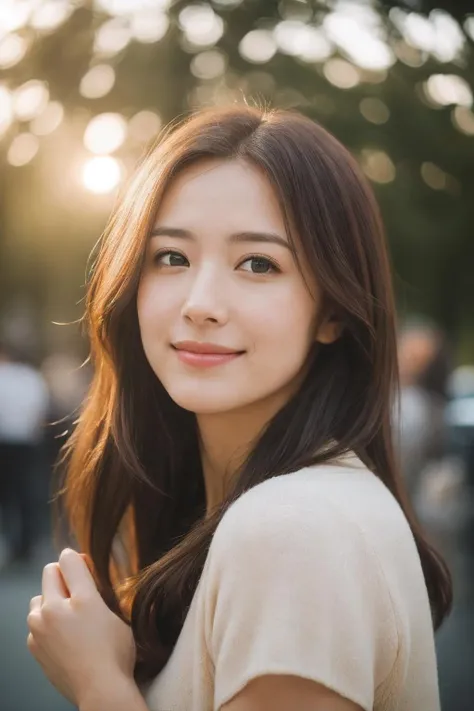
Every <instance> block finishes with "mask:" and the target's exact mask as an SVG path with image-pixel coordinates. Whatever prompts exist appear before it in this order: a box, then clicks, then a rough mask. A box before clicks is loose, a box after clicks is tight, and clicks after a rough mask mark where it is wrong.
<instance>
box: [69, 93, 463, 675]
mask: <svg viewBox="0 0 474 711" xmlns="http://www.w3.org/2000/svg"><path fill="white" fill-rule="evenodd" d="M208 159H214V160H231V159H239V160H244V161H248V162H249V163H251V164H252V165H254V166H256V167H258V168H259V169H260V170H261V171H263V174H264V175H266V177H267V179H268V180H269V181H270V183H271V185H272V186H273V189H274V190H275V194H276V196H277V198H278V200H279V204H280V206H281V210H282V214H283V216H284V219H285V224H286V227H287V230H288V235H289V239H290V240H296V239H297V240H298V242H299V245H300V250H301V253H302V255H303V258H304V259H305V261H306V262H307V263H308V264H309V266H310V268H311V269H312V272H313V274H314V277H315V279H316V281H317V283H318V285H319V287H320V289H321V291H322V293H323V295H324V298H325V302H326V303H327V304H330V305H331V308H333V309H335V310H336V311H337V313H338V315H339V317H340V318H341V319H342V320H343V323H344V330H343V333H342V336H341V337H340V338H339V339H338V340H337V341H336V342H335V343H333V344H331V345H325V346H321V347H320V348H319V350H318V351H317V354H316V355H315V356H314V358H313V359H312V361H311V363H310V367H309V369H308V373H307V375H306V378H305V380H304V382H303V384H302V386H301V388H300V389H299V391H298V392H297V393H296V395H295V396H294V397H293V398H292V399H291V400H290V401H289V402H288V403H287V404H286V405H285V406H284V407H283V408H282V409H281V410H280V411H279V412H278V413H277V414H276V415H275V417H274V418H273V419H272V420H271V421H270V422H269V423H268V425H267V427H266V428H265V430H264V432H263V434H262V435H261V437H260V439H259V441H258V443H257V445H256V446H255V448H254V450H253V451H252V452H251V453H250V455H249V456H248V459H247V461H246V462H245V463H244V465H243V466H242V467H241V469H240V470H239V472H238V473H237V475H236V476H235V477H234V479H233V481H232V486H231V487H230V490H229V492H228V493H227V495H226V498H225V500H224V501H223V502H222V503H221V504H220V505H219V506H217V507H216V508H215V509H214V510H213V511H211V512H210V514H209V515H206V502H205V492H204V485H203V475H202V469H201V461H200V456H199V448H198V438H197V431H196V420H195V416H194V415H193V414H192V413H189V412H186V411H184V410H183V409H181V408H180V407H178V406H177V405H176V404H175V403H174V402H173V401H172V400H171V398H170V397H169V395H168V393H167V392H166V391H165V389H164V387H163V386H162V385H161V383H160V382H159V380H158V379H157V377H156V376H155V374H154V373H153V371H152V369H151V367H150V365H149V363H148V361H147V359H146V357H145V354H144V351H143V347H142V343H141V339H140V333H139V328H138V319H137V309H136V294H137V286H138V282H139V278H140V273H141V268H142V263H143V258H144V252H145V247H146V241H147V238H148V235H149V233H150V230H151V228H152V226H153V224H154V221H155V219H156V215H157V211H158V208H159V205H160V200H161V199H162V196H163V194H164V191H165V190H166V189H167V187H168V186H169V185H170V183H171V181H172V180H173V179H174V178H175V177H176V175H177V174H178V173H179V172H180V171H182V170H185V169H186V167H188V166H190V165H191V164H194V163H196V162H197V161H201V160H208ZM85 320H86V323H87V326H88V332H89V337H90V342H91V357H92V361H93V364H94V367H95V375H94V379H93V382H92V385H91V388H90V393H89V396H88V398H87V399H86V401H85V404H84V407H83V410H82V413H81V415H80V418H79V421H78V423H77V427H76V429H75V432H74V434H73V436H72V438H71V440H70V441H69V443H68V445H67V451H66V455H67V456H66V461H67V471H66V477H65V481H64V486H63V488H62V489H61V491H60V493H59V496H58V501H59V504H60V510H62V511H63V512H65V513H66V516H67V520H68V522H69V524H70V527H71V531H72V532H73V534H74V536H75V538H76V540H77V543H78V545H79V546H80V548H81V550H82V551H84V552H86V553H88V554H89V555H90V557H91V558H92V562H93V565H94V570H95V574H96V578H97V583H98V586H99V589H100V591H101V593H102V595H103V597H104V600H105V601H106V602H107V604H108V605H109V606H110V607H111V609H113V610H114V611H116V612H117V613H118V614H120V615H122V616H123V617H124V619H127V620H130V622H131V625H132V628H133V632H134V635H135V639H136V641H137V649H138V663H137V669H136V673H137V678H141V679H149V678H151V677H152V676H153V675H156V674H157V673H158V672H159V671H160V670H161V669H162V667H163V666H164V664H165V663H166V661H167V659H168V658H169V655H170V653H171V651H172V649H173V646H174V644H175V642H176V639H177V637H178V635H179V632H180V630H181V628H182V625H183V622H184V619H185V616H186V613H187V611H188V608H189V605H190V602H191V599H192V597H193V594H194V591H195V589H196V586H197V583H198V581H199V577H200V575H201V573H202V569H203V566H204V562H205V559H206V555H207V552H208V549H209V545H210V542H211V539H212V536H213V533H214V531H215V530H216V526H217V525H218V524H219V521H220V520H221V518H222V516H223V514H224V513H225V511H226V509H227V508H228V506H229V505H230V504H231V503H232V502H233V501H235V499H236V498H237V497H239V496H240V495H241V494H242V493H243V492H244V491H246V490H248V489H249V488H251V487H253V486H255V485H256V484H258V483H259V482H262V481H263V480H265V479H268V478H269V477H272V476H275V475H279V474H285V473H289V472H292V471H295V470H298V469H299V468H301V467H303V466H307V465H309V464H318V463H322V462H327V461H330V460H333V459H335V458H337V457H339V456H340V455H342V454H344V453H345V452H347V451H350V450H352V451H354V452H355V453H356V454H357V455H358V456H359V457H360V458H361V459H362V460H363V461H364V462H365V463H366V464H367V465H368V466H369V468H371V469H372V470H373V471H374V473H375V474H376V475H377V476H378V477H379V478H380V479H381V480H382V481H383V482H384V483H385V484H386V486H387V487H388V489H389V490H390V491H391V492H392V493H393V495H394V496H395V497H396V498H397V500H398V501H399V502H400V504H401V505H402V507H403V509H404V511H405V514H406V516H407V519H408V521H409V523H410V526H411V529H412V532H413V535H414V538H415V541H416V544H417V547H418V551H419V555H420V558H421V564H422V567H423V571H424V576H425V580H426V585H427V588H428V593H429V597H430V601H431V607H432V614H433V623H434V626H435V628H437V627H438V626H439V624H440V623H441V621H442V620H443V617H444V616H445V615H446V614H447V612H448V611H449V609H450V606H451V598H452V589H451V579H450V575H449V572H448V570H447V568H446V566H445V564H444V562H443V560H442V559H441V558H440V557H439V555H438V554H437V553H436V552H435V551H434V549H433V548H432V547H431V546H430V545H429V544H428V542H427V541H426V540H425V539H424V537H423V535H422V532H421V531H420V529H419V527H418V524H417V523H416V521H415V518H414V516H413V513H412V511H411V509H410V506H409V503H408V501H407V500H406V496H405V492H404V489H403V486H402V485H401V479H400V475H399V473H398V470H397V465H396V462H395V457H394V452H393V446H392V427H391V412H392V407H393V396H394V393H395V390H396V387H397V380H398V377H397V356H396V336H395V307H394V303H393V296H392V286H391V278H390V267H389V261H388V257H387V252H386V246H385V240H384V236H383V227H382V224H381V220H380V216H379V211H378V208H377V205H376V202H375V199H374V196H373V193H372V190H371V188H370V187H369V185H368V184H367V182H366V180H365V178H364V177H363V175H362V174H361V172H360V171H359V168H358V165H357V162H356V161H355V159H354V158H353V157H352V156H351V155H350V153H349V152H348V151H347V150H346V149H345V148H344V147H343V146H342V145H341V144H340V143H339V142H338V141H337V140H336V139H335V138H333V137H332V136H331V135H330V134H328V133H327V132H326V131H325V130H324V129H323V128H322V127H321V126H319V125H317V124H316V123H313V122H312V121H310V120H309V119H307V118H305V117H303V116H301V115H299V114H297V113H292V112H280V111H261V110H259V109H256V108H249V107H248V106H232V107H230V108H226V109H218V110H206V111H203V112H200V113H198V114H196V115H194V116H191V117H189V118H188V119H186V120H185V121H184V122H183V123H182V124H181V125H180V126H178V127H177V128H174V129H173V130H170V131H168V133H167V134H166V136H164V137H163V138H162V139H161V140H160V141H159V142H158V143H157V145H156V146H154V147H153V148H152V150H150V152H149V154H148V155H147V156H146V157H145V159H144V160H143V162H142V164H141V166H140V167H139V169H138V171H137V174H136V176H135V177H134V178H133V180H132V181H131V184H130V186H129V188H128V190H127V192H126V193H125V195H124V196H123V197H122V198H121V199H120V200H119V202H118V206H117V208H116V210H115V211H114V214H113V215H112V217H111V219H110V222H109V224H108V226H107V228H106V230H105V233H104V236H103V239H102V241H101V244H100V249H99V251H98V255H97V258H96V262H95V264H94V267H93V272H92V277H91V279H90V282H89V286H88V294H87V301H86V314H85ZM328 445H329V446H328ZM230 564H231V563H230Z"/></svg>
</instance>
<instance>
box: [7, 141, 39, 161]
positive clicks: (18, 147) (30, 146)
mask: <svg viewBox="0 0 474 711" xmlns="http://www.w3.org/2000/svg"><path fill="white" fill-rule="evenodd" d="M38 149H39V141H38V138H37V137H36V136H33V134H32V133H26V132H25V133H19V134H18V135H17V136H15V138H14V139H13V140H12V142H11V144H10V147H9V149H8V152H7V161H8V162H9V163H10V165H14V166H16V167H19V166H22V165H26V164H27V163H29V162H30V161H32V160H33V158H34V157H35V155H36V154H37V152H38Z"/></svg>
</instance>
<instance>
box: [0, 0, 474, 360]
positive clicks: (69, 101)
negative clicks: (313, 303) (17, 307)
mask: <svg viewBox="0 0 474 711" xmlns="http://www.w3.org/2000/svg"><path fill="white" fill-rule="evenodd" d="M5 2H6V3H7V4H10V6H11V8H13V5H14V4H15V3H14V2H12V0H5ZM55 3H56V10H57V8H58V7H59V6H60V5H61V7H62V8H63V16H62V17H61V18H60V19H61V21H60V22H59V21H58V16H56V24H55V16H54V12H53V10H52V9H51V7H52V5H53V4H54V3H52V2H51V0H48V1H46V0H44V1H43V2H41V0H39V1H38V2H36V10H34V12H35V13H36V15H34V13H33V14H32V12H33V11H32V12H31V13H30V14H29V15H28V18H27V19H25V21H24V22H23V23H22V24H21V23H20V24H18V22H19V21H17V26H15V23H14V22H13V23H10V29H8V22H7V23H6V25H5V26H6V27H7V30H6V31H5V30H4V31H3V40H2V35H1V34H0V67H1V66H2V64H1V62H2V42H4V41H5V38H7V39H8V38H10V42H11V41H12V40H11V37H13V36H15V37H19V38H20V40H21V41H24V43H25V46H26V47H27V49H26V50H25V54H24V56H23V57H22V58H21V60H20V61H16V62H10V64H8V63H7V66H5V63H4V65H3V66H4V68H3V70H2V69H0V92H1V90H2V86H3V88H4V90H5V91H8V92H10V93H12V94H14V92H15V91H16V90H18V88H21V87H22V86H24V85H25V83H27V82H29V81H31V80H38V81H40V82H44V83H45V86H47V90H48V96H49V101H54V102H60V103H61V105H63V106H64V109H65V117H66V118H65V121H64V123H65V124H66V123H67V130H68V133H67V138H64V136H63V138H62V139H61V138H60V137H58V136H60V134H61V135H63V134H64V131H65V130H66V129H65V128H64V127H63V126H61V127H60V128H59V129H57V130H56V132H55V133H52V134H51V135H48V136H44V137H43V136H41V135H40V136H39V150H38V155H37V156H36V157H34V159H32V160H31V161H29V162H28V163H27V164H25V165H21V166H19V165H11V161H9V160H8V155H9V154H8V151H9V147H10V146H11V145H12V142H13V141H14V140H15V138H17V137H18V136H19V135H21V134H24V133H28V132H29V131H30V130H32V129H31V128H30V125H31V121H32V119H30V118H28V119H27V118H22V117H21V115H20V117H18V115H17V116H15V115H14V116H13V119H12V121H11V125H9V126H8V128H7V129H5V130H4V132H3V136H2V134H1V130H0V150H1V151H2V152H1V156H0V160H1V161H2V171H1V174H0V184H1V185H2V192H1V201H2V210H1V213H0V257H1V266H0V312H1V311H2V305H3V306H5V304H8V303H9V302H10V301H11V299H12V295H17V294H18V293H19V292H20V291H22V290H23V291H25V292H26V293H28V294H29V295H30V298H32V299H33V300H34V302H35V304H36V307H37V310H38V314H39V318H43V319H44V318H47V319H51V318H53V320H61V318H64V319H70V318H71V317H74V316H76V315H78V314H79V313H80V305H79V307H78V308H77V309H76V308H75V307H74V308H72V304H73V303H74V301H75V300H77V297H79V298H80V296H81V295H82V293H80V286H81V284H82V282H83V280H84V271H85V262H86V256H87V253H88V252H89V250H90V249H91V247H92V245H93V244H94V242H95V241H96V240H97V238H98V236H99V234H100V232H101V230H102V228H103V225H104V223H105V220H106V217H107V213H108V212H109V210H110V208H111V206H112V203H111V202H110V201H109V202H107V201H106V200H105V199H103V198H101V199H97V201H96V202H95V200H96V196H90V195H89V196H81V195H80V194H79V193H74V192H73V191H69V192H67V191H66V187H65V185H66V183H67V172H68V170H69V163H68V160H70V165H71V170H72V165H73V163H74V151H75V148H74V146H77V147H79V148H80V150H82V151H83V153H84V148H83V146H82V140H83V136H84V131H85V128H86V127H87V125H88V123H89V122H90V120H91V119H92V118H93V117H94V116H96V115H98V114H102V113H110V112H116V113H120V114H121V115H123V117H125V119H127V120H128V119H130V118H131V117H132V116H134V115H136V114H137V112H140V111H142V110H145V109H146V110H147V111H153V112H156V113H157V114H158V115H159V116H160V118H161V121H162V122H163V123H165V124H166V123H167V122H168V121H170V120H172V119H173V118H175V117H177V116H180V115H182V114H183V113H185V112H187V111H188V110H189V109H192V108H195V107H198V106H202V105H208V104H213V103H222V102H229V101H239V100H242V99H243V98H244V97H247V98H248V99H250V100H251V101H256V102H257V103H260V104H269V105H271V106H279V107H284V108H296V109H298V110H300V111H302V112H303V113H305V114H307V115H308V116H310V117H311V118H313V119H314V120H316V121H318V122H320V123H322V124H323V125H324V126H325V127H326V128H327V129H328V130H329V131H331V132H332V133H334V134H335V135H336V136H337V137H338V138H339V139H340V140H341V141H342V142H343V143H344V144H345V145H346V146H348V148H349V149H350V150H351V151H352V152H353V153H354V154H355V155H356V157H357V158H358V160H359V161H360V163H361V165H362V167H363V169H364V171H365V173H366V174H367V175H368V177H369V178H370V179H371V180H372V184H373V187H374V190H375V192H376V195H377V198H378V200H379V203H380V205H381V208H382V212H383V216H384V220H385V225H386V229H387V233H388V237H389V241H390V247H391V252H392V255H393V262H394V268H395V286H396V291H397V297H398V303H399V307H400V312H401V314H402V315H403V314H405V313H410V312H413V311H416V312H418V313H422V314H426V315H428V316H430V317H432V318H433V319H435V320H436V321H437V322H438V323H439V324H441V326H443V327H444V328H445V329H446V331H447V332H448V333H449V334H450V335H451V336H452V337H453V338H455V339H456V340H457V342H458V344H459V353H460V357H461V358H464V359H469V360H471V361H472V360H473V358H474V323H473V319H472V314H471V312H472V309H473V307H474V280H473V277H472V267H473V265H474V240H473V239H472V238H471V230H472V225H473V224H474V201H473V200H472V198H471V194H472V192H473V188H474V185H473V182H474V138H473V136H474V113H473V112H472V111H471V107H472V92H471V87H472V82H473V79H474V66H473V52H472V45H473V38H474V15H472V16H471V15H470V14H469V13H470V12H471V11H472V8H470V7H469V5H470V3H468V2H467V1H466V2H464V1H463V0H458V1H454V2H449V1H447V0H446V1H442V0H439V1H434V2H430V1H428V0H426V1H425V0H418V1H416V0H406V1H405V2H403V1H400V2H386V1H385V0H381V2H380V3H378V4H376V3H375V2H374V3H370V2H368V1H367V2H354V1H353V2H350V1H348V0H345V1H343V0H339V1H337V0H335V1H334V2H311V1H307V2H305V1H304V0H280V1H279V2H277V1H275V0H213V1H211V2H190V1H189V0H175V1H174V2H171V1H168V0H95V2H92V1H90V2H86V1H81V0H55ZM46 6H49V7H50V10H49V13H50V14H49V15H48V12H47V11H46V10H45V8H46ZM32 7H33V5H32ZM41 7H43V10H42V12H43V14H42V15H41V12H40V11H41ZM25 17H26V15H25ZM48 17H49V18H50V19H49V24H48ZM35 18H36V19H35ZM2 19H3V18H2V14H1V10H0V32H1V31H2V30H1V28H2ZM12 28H13V29H12ZM20 40H19V41H20ZM98 66H99V67H104V66H105V67H111V68H112V69H113V76H114V80H113V82H112V85H111V87H110V89H109V90H107V91H106V92H105V93H103V94H102V95H101V94H100V92H96V95H95V96H94V98H92V95H91V92H90V91H89V92H87V91H85V90H84V77H85V76H86V75H87V73H88V72H89V71H90V70H91V68H94V67H98ZM1 101H2V100H1V96H0V129H1V107H2V103H1ZM61 132H62V133H61ZM147 140H149V137H148V138H147ZM147 140H144V141H143V142H142V143H141V144H140V141H138V142H137V141H135V143H133V142H130V141H127V140H125V142H124V144H123V145H122V146H121V147H120V148H118V149H117V150H116V151H114V155H115V156H116V157H117V158H118V159H120V160H122V161H123V163H124V164H125V165H126V166H127V169H129V168H131V167H132V166H133V164H134V162H136V160H137V159H138V157H139V156H140V153H141V152H142V151H143V150H144V149H145V148H146V145H147ZM43 144H44V145H43ZM79 148H78V149H77V150H79ZM52 166H56V167H55V168H54V170H55V171H56V172H54V171H53V167H52ZM62 191H63V192H62ZM101 200H102V201H101ZM72 285H74V286H72ZM68 303H70V304H71V307H68V306H67V304H68ZM48 337H49V336H48Z"/></svg>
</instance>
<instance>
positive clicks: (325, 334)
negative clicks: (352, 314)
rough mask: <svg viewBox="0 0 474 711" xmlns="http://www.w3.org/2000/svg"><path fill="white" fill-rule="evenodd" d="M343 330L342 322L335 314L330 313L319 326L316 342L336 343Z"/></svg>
mask: <svg viewBox="0 0 474 711" xmlns="http://www.w3.org/2000/svg"><path fill="white" fill-rule="evenodd" d="M343 330H344V324H343V323H342V321H341V320H340V319H339V318H337V316H336V315H335V314H334V313H330V314H328V315H327V316H326V317H325V318H324V319H323V320H322V321H321V323H320V324H319V327H318V330H317V333H316V338H315V340H316V341H317V342H318V343H324V344H329V343H334V341H337V339H338V338H339V336H340V335H341V333H342V331H343Z"/></svg>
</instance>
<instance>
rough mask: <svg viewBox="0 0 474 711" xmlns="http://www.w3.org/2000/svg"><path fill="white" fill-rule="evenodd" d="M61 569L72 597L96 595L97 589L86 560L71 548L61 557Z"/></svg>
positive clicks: (65, 550)
mask: <svg viewBox="0 0 474 711" xmlns="http://www.w3.org/2000/svg"><path fill="white" fill-rule="evenodd" d="M59 567H60V569H61V573H62V575H63V578H64V582H65V583H66V585H67V587H68V589H69V591H70V593H71V596H74V595H80V596H84V595H94V594H96V593H97V587H96V584H95V582H94V578H93V577H92V575H91V572H90V570H89V568H88V565H87V563H86V561H85V560H84V558H83V557H82V556H81V555H80V554H79V553H76V551H73V550H71V548H65V549H64V550H63V552H62V553H61V555H60V556H59Z"/></svg>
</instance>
